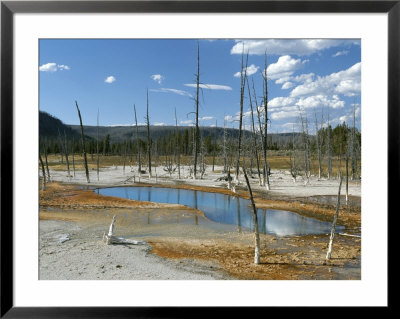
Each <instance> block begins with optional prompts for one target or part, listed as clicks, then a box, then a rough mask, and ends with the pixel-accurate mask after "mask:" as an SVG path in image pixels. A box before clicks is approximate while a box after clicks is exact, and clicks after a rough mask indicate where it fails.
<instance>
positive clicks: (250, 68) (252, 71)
mask: <svg viewBox="0 0 400 319" xmlns="http://www.w3.org/2000/svg"><path fill="white" fill-rule="evenodd" d="M259 68H260V67H259V66H255V65H254V64H252V65H250V66H248V67H247V68H246V74H247V76H250V75H253V74H255V73H256V72H257V71H258V69H259ZM233 76H234V77H235V78H240V72H236V73H235V74H234V75H233Z"/></svg>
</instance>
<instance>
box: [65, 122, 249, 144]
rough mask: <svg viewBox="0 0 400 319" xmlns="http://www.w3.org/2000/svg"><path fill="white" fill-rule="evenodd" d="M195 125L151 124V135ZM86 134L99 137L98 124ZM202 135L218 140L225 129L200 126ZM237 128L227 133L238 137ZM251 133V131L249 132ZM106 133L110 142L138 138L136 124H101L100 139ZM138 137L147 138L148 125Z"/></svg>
mask: <svg viewBox="0 0 400 319" xmlns="http://www.w3.org/2000/svg"><path fill="white" fill-rule="evenodd" d="M70 127H71V128H72V129H73V130H74V131H76V132H79V130H80V127H79V125H70ZM191 129H194V128H193V127H188V126H178V127H175V126H165V125H164V126H150V135H151V139H152V140H158V139H159V138H162V137H167V136H168V135H173V134H175V132H176V130H178V132H179V133H180V134H183V133H185V131H187V132H188V133H189V132H190V130H191ZM84 130H85V134H86V135H88V136H90V137H92V138H94V139H96V137H97V126H84ZM200 131H201V136H202V137H203V138H206V137H207V136H210V137H216V138H217V139H218V140H219V139H222V138H223V134H224V129H223V128H221V127H217V128H215V127H200ZM238 132H239V131H238V130H237V129H232V128H229V129H228V128H227V135H229V136H230V137H233V138H235V137H237V135H238ZM247 134H249V133H247ZM106 135H109V136H110V142H112V143H121V142H124V141H126V140H132V139H135V138H136V126H99V140H103V139H104V138H105V136H106ZM138 137H139V138H140V139H142V140H146V139H147V127H146V126H144V125H138Z"/></svg>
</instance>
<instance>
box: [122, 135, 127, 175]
mask: <svg viewBox="0 0 400 319" xmlns="http://www.w3.org/2000/svg"><path fill="white" fill-rule="evenodd" d="M127 148H128V141H125V148H124V158H123V164H122V165H123V166H122V171H123V172H124V174H125V164H126V153H127V151H128V150H127Z"/></svg>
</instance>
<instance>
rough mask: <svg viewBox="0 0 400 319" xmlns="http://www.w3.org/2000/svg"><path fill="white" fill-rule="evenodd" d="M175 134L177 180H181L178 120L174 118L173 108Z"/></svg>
mask: <svg viewBox="0 0 400 319" xmlns="http://www.w3.org/2000/svg"><path fill="white" fill-rule="evenodd" d="M175 128H176V130H175V132H176V133H175V134H176V141H175V148H176V151H177V156H178V179H181V147H180V145H179V135H178V119H177V117H176V108H175Z"/></svg>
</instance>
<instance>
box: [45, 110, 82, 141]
mask: <svg viewBox="0 0 400 319" xmlns="http://www.w3.org/2000/svg"><path fill="white" fill-rule="evenodd" d="M64 132H65V135H66V136H67V138H68V139H72V138H74V139H77V140H78V139H79V138H80V133H79V132H76V131H75V130H73V129H72V128H71V127H70V126H69V125H66V124H64V123H63V122H61V121H60V120H59V119H58V118H56V117H54V116H53V115H50V114H49V113H46V112H43V111H39V137H40V138H42V139H43V138H45V139H46V138H47V139H54V138H56V139H57V138H59V136H60V135H61V136H63V137H64Z"/></svg>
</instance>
